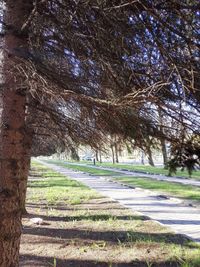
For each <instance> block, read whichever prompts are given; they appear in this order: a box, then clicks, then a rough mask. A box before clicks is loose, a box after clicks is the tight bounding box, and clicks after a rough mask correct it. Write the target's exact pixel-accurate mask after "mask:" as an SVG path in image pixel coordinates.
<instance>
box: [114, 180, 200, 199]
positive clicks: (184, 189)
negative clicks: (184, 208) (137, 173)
mask: <svg viewBox="0 0 200 267" xmlns="http://www.w3.org/2000/svg"><path fill="white" fill-rule="evenodd" d="M113 179H114V180H116V181H118V182H122V183H124V184H128V185H132V186H135V187H141V188H145V189H150V190H153V191H157V192H161V193H166V194H167V195H169V196H174V197H179V198H184V199H188V200H195V201H197V202H199V203H200V188H199V187H195V186H190V185H182V184H179V183H172V182H165V181H158V180H153V179H150V178H145V177H144V178H140V177H130V176H123V177H116V178H113Z"/></svg>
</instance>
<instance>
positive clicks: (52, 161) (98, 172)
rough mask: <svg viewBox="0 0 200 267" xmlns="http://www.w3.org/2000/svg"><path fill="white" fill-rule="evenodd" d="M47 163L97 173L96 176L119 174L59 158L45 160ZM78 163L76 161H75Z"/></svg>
mask: <svg viewBox="0 0 200 267" xmlns="http://www.w3.org/2000/svg"><path fill="white" fill-rule="evenodd" d="M46 162H47V163H54V164H56V165H58V166H62V167H67V168H69V169H72V170H75V171H81V172H86V173H89V174H91V175H98V176H113V175H120V173H118V172H116V171H112V170H101V169H95V168H92V167H90V166H83V165H76V164H70V163H66V162H64V161H59V160H46ZM77 164H78V163H77Z"/></svg>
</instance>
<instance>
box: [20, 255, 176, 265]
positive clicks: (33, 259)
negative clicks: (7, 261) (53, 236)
mask: <svg viewBox="0 0 200 267" xmlns="http://www.w3.org/2000/svg"><path fill="white" fill-rule="evenodd" d="M55 259H56V258H53V257H42V256H35V255H31V254H26V255H21V257H20V266H21V267H41V266H42V267H50V266H55ZM56 266H59V267H69V266H70V267H148V266H151V267H178V266H181V265H180V264H178V263H177V262H175V261H173V260H172V261H162V262H159V263H152V264H151V265H149V264H148V263H147V262H145V261H139V260H135V261H131V262H129V263H127V262H117V260H116V262H106V261H101V262H100V261H92V260H78V259H77V260H76V259H69V260H67V259H66V260H63V259H59V258H57V259H56Z"/></svg>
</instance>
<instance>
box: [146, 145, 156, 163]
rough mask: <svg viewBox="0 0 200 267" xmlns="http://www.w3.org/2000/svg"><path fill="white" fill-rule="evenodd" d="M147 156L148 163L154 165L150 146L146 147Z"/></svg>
mask: <svg viewBox="0 0 200 267" xmlns="http://www.w3.org/2000/svg"><path fill="white" fill-rule="evenodd" d="M147 157H148V162H149V165H151V166H153V167H154V166H155V165H154V162H153V156H152V152H151V148H150V146H148V147H147Z"/></svg>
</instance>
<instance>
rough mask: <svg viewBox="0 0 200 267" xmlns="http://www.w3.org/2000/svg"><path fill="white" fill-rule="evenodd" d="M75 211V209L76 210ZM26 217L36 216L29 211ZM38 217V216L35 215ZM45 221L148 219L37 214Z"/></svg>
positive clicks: (118, 216)
mask: <svg viewBox="0 0 200 267" xmlns="http://www.w3.org/2000/svg"><path fill="white" fill-rule="evenodd" d="M76 211H77V210H76ZM27 217H36V215H35V214H31V213H29V214H28V215H27ZM37 217H38V216H37ZM39 217H40V218H42V219H43V220H45V221H55V222H73V221H85V220H86V221H88V220H89V221H94V222H95V221H109V220H125V221H127V220H129V221H133V220H143V221H147V220H150V219H149V218H148V217H146V216H139V215H136V216H134V215H116V216H115V215H110V214H94V215H91V214H89V215H77V216H63V217H62V216H45V215H39Z"/></svg>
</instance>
